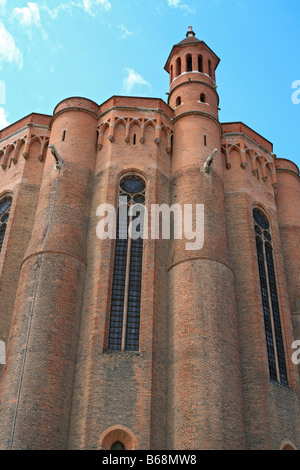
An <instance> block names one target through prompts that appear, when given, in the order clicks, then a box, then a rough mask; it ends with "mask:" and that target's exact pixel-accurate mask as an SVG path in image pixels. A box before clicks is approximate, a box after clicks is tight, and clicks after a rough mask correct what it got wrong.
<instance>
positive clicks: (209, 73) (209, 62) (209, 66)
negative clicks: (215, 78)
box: [208, 60, 212, 77]
mask: <svg viewBox="0 0 300 470" xmlns="http://www.w3.org/2000/svg"><path fill="white" fill-rule="evenodd" d="M208 75H209V76H210V77H211V76H212V75H211V61H210V60H209V61H208Z"/></svg>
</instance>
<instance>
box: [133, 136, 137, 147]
mask: <svg viewBox="0 0 300 470" xmlns="http://www.w3.org/2000/svg"><path fill="white" fill-rule="evenodd" d="M133 145H136V134H133Z"/></svg>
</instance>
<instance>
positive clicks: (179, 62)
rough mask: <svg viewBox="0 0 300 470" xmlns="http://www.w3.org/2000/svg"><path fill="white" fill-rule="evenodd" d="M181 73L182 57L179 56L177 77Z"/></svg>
mask: <svg viewBox="0 0 300 470" xmlns="http://www.w3.org/2000/svg"><path fill="white" fill-rule="evenodd" d="M180 74H181V59H180V57H178V59H177V60H176V77H178V75H180Z"/></svg>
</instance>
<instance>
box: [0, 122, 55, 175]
mask: <svg viewBox="0 0 300 470" xmlns="http://www.w3.org/2000/svg"><path fill="white" fill-rule="evenodd" d="M33 129H34V125H33V124H28V126H27V129H25V130H24V133H23V134H21V136H18V138H17V139H16V140H15V141H14V142H10V143H9V144H6V145H5V142H2V144H4V146H3V147H2V148H1V149H0V162H1V168H2V170H4V171H5V170H6V169H7V168H10V167H11V164H12V163H13V164H14V165H16V164H17V163H18V160H19V157H20V154H21V150H22V149H23V152H22V156H23V158H25V160H26V159H27V158H28V157H29V154H30V148H31V146H32V145H33V144H34V142H38V143H39V144H40V152H39V156H38V160H39V161H40V162H42V161H44V159H45V156H46V152H47V147H48V143H49V137H48V136H41V135H38V134H35V133H34V132H33Z"/></svg>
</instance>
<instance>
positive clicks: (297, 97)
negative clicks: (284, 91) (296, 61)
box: [292, 80, 300, 104]
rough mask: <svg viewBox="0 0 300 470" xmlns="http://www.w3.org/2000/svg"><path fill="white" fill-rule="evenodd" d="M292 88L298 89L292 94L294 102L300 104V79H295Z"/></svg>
mask: <svg viewBox="0 0 300 470" xmlns="http://www.w3.org/2000/svg"><path fill="white" fill-rule="evenodd" d="M292 88H293V89H294V90H296V91H294V93H293V94H292V103H293V104H299V103H300V80H295V81H294V82H293V83H292Z"/></svg>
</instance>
